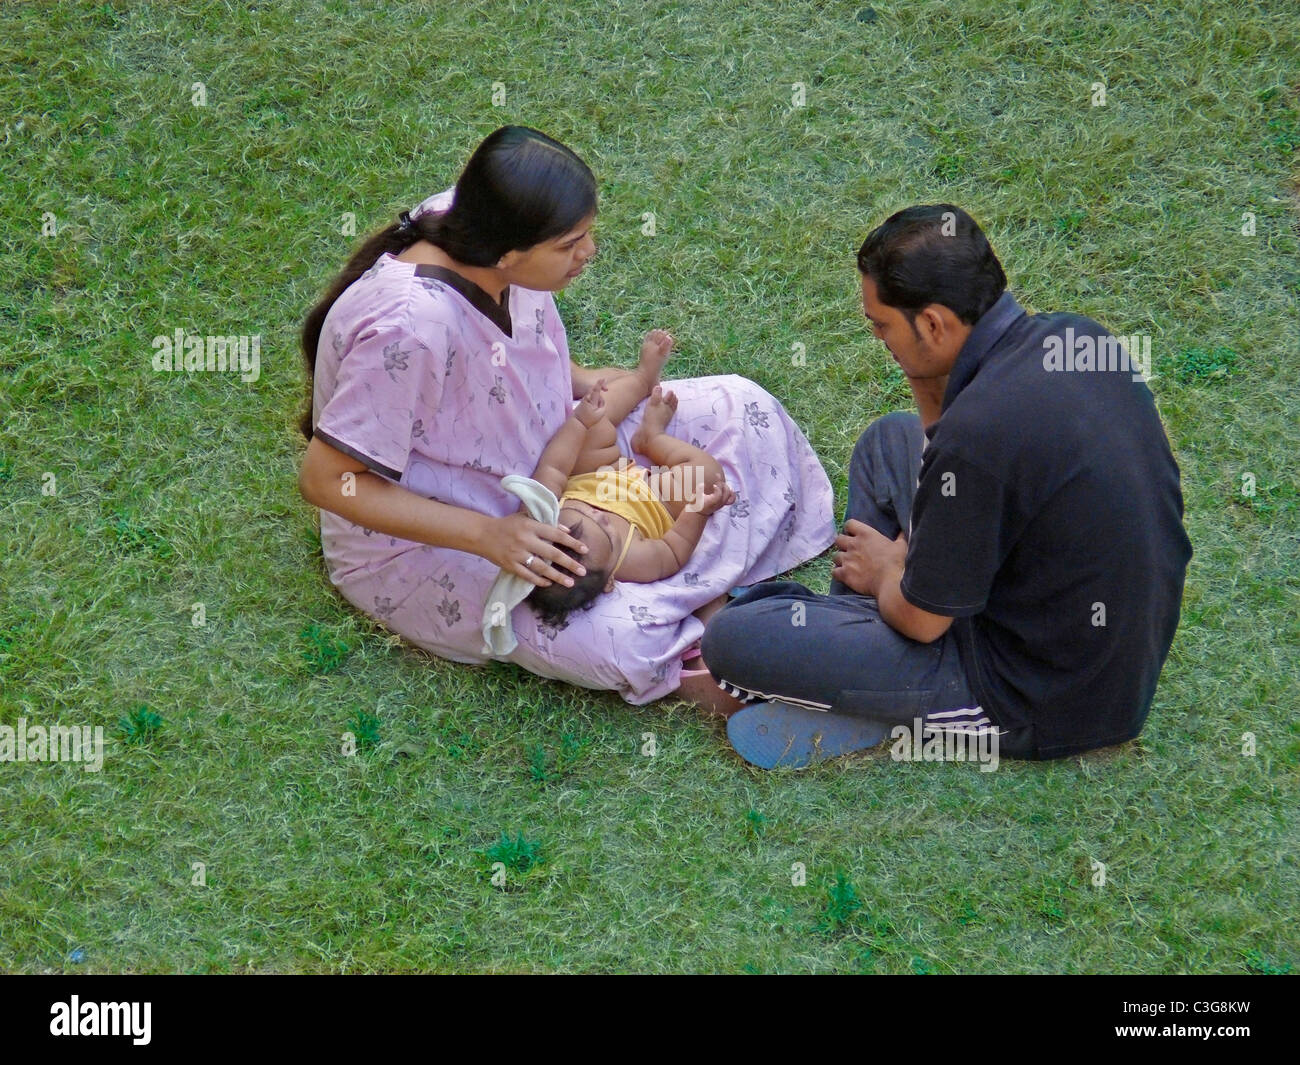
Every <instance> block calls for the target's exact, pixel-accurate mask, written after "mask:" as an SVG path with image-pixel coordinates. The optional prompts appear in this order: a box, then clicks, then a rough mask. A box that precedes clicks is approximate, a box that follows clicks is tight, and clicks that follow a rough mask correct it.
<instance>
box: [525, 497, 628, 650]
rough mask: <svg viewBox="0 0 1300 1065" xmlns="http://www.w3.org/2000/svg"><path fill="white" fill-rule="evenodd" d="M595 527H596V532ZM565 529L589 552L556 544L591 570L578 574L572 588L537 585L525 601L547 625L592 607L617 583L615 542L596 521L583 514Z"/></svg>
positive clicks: (587, 569) (562, 621)
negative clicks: (613, 571)
mask: <svg viewBox="0 0 1300 1065" xmlns="http://www.w3.org/2000/svg"><path fill="white" fill-rule="evenodd" d="M565 509H566V510H568V508H565ZM591 530H594V535H592V534H591ZM565 531H566V532H567V533H568V534H569V535H570V536H572V537H573V538H574V539H575V540H581V541H582V542H583V543H584V544H586V545H587V553H586V554H585V555H580V554H578V552H577V551H575V550H574V549H573V548H571V547H565V546H564V545H562V544H557V545H556V546H557V547H559V549H560V550H561V551H563V552H564V553H565V554H566V555H568V556H569V557H570V558H576V559H577V560H578V561H579V562H581V563H582V565H583V567H584V568H585V569H586V571H587V572H586V573H584V574H583V575H582V576H581V577H574V578H573V586H572V587H566V586H565V585H563V584H555V583H552V584H549V585H547V586H546V587H545V588H540V587H534V588H533V590H532V591H531V592H530V593H529V594H528V598H527V599H526V600H525V601H526V602H527V603H528V604H529V605H530V606H531V607H532V608H533V609H534V610H535V611H537V613H538V615H539V616H540V617H541V619H542V621H543V622H544V623H545V624H547V625H551V626H557V627H558V626H559V625H561V624H563V623H564V619H565V618H566V617H568V616H569V614H570V613H571V612H572V611H574V610H582V609H585V608H586V607H589V606H590V605H591V604H592V602H594V601H595V599H596V597H597V596H598V595H600V593H601V592H604V591H608V590H609V588H610V586H611V585H612V584H613V582H612V581H611V580H610V579H609V570H610V567H611V566H612V565H613V563H614V558H613V555H614V545H613V543H612V542H611V541H610V538H609V536H608V535H606V533H605V531H604V530H603V529H601V528H600V527H599V526H597V525H596V523H595V522H593V521H586V522H584V521H583V520H582V518H581V517H579V518H578V519H577V520H576V521H575V522H574V523H573V524H572V525H569V526H566V527H565ZM584 531H587V532H588V535H587V536H584V535H583V533H584ZM560 572H561V573H567V572H568V570H564V569H561V570H560Z"/></svg>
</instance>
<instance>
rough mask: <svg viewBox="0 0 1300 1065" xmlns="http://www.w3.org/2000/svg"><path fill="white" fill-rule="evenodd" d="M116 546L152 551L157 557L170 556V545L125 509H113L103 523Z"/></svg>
mask: <svg viewBox="0 0 1300 1065" xmlns="http://www.w3.org/2000/svg"><path fill="white" fill-rule="evenodd" d="M104 528H105V529H106V530H107V531H108V532H109V533H111V534H112V536H113V539H114V540H115V541H116V542H117V544H118V546H120V547H123V548H125V549H126V550H127V551H146V550H147V551H152V552H153V553H154V554H155V555H156V556H157V557H159V558H171V556H172V545H171V544H169V543H168V542H167V541H166V540H165V539H164V538H163V537H161V536H159V535H158V534H157V533H156V532H154V531H153V530H152V529H151V528H149V527H148V526H147V525H141V524H140V523H139V522H138V521H136V520H135V519H134V518H132V517H130V516H129V515H128V514H127V513H126V512H125V511H122V510H115V511H113V516H112V517H111V518H109V519H108V521H106V522H105V523H104Z"/></svg>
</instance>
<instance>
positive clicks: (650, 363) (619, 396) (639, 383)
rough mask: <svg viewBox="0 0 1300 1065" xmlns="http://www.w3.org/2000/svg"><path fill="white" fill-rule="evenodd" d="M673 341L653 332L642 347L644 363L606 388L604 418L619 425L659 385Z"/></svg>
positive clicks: (666, 335)
mask: <svg viewBox="0 0 1300 1065" xmlns="http://www.w3.org/2000/svg"><path fill="white" fill-rule="evenodd" d="M672 347H673V338H672V337H671V336H669V335H668V334H667V333H665V332H664V331H663V330H662V329H652V330H650V332H649V333H647V334H646V338H645V341H644V343H642V345H641V361H640V362H638V363H637V367H636V369H635V370H633V371H632V372H631V373H628V374H627V375H625V376H623V377H617V378H615V379H614V380H613V381H609V382H607V383H606V385H605V417H606V418H608V419H609V420H610V423H611V424H613V425H619V424H621V423H622V421H623V419H624V418H626V417H627V416H628V415H629V414H631V413H632V411H633V410H634V409H635V408H636V406H637V404H638V403H640V402H641V401H642V400H643V399H645V398H646V396H648V395H650V393H651V391H653V389H654V387H655V386H656V385H657V384H658V383H659V377H660V375H661V374H662V373H663V369H664V363H665V362H667V361H668V353H669V352H670V351H672Z"/></svg>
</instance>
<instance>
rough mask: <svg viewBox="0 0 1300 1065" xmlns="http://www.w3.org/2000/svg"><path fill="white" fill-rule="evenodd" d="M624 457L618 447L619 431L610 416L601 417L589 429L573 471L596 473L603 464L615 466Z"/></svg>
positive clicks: (576, 472)
mask: <svg viewBox="0 0 1300 1065" xmlns="http://www.w3.org/2000/svg"><path fill="white" fill-rule="evenodd" d="M621 457H622V452H620V451H619V449H618V433H617V432H616V431H615V430H614V426H613V424H612V423H611V422H610V421H609V419H608V418H601V419H600V421H598V422H597V423H596V424H595V425H593V426H591V427H590V428H588V430H587V438H586V439H585V440H584V441H583V442H582V450H581V451H579V452H578V459H577V461H576V462H575V463H574V464H573V472H574V473H575V474H578V473H595V472H596V471H597V470H599V469H600V468H601V467H602V466H615V465H617V464H618V460H619V459H620V458H621Z"/></svg>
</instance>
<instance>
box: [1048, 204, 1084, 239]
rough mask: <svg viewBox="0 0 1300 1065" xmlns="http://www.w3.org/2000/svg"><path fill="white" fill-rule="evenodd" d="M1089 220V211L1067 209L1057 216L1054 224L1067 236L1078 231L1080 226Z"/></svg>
mask: <svg viewBox="0 0 1300 1065" xmlns="http://www.w3.org/2000/svg"><path fill="white" fill-rule="evenodd" d="M1087 220H1088V212H1087V211H1079V210H1075V211H1066V212H1065V214H1063V215H1061V217H1060V218H1057V219H1056V220H1055V221H1054V222H1053V223H1052V224H1053V227H1054V228H1055V229H1056V231H1057V232H1058V233H1064V234H1066V235H1067V236H1068V235H1070V234H1071V233H1077V232H1078V231H1079V227H1080V226H1082V225H1083V223H1084V222H1086V221H1087Z"/></svg>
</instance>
